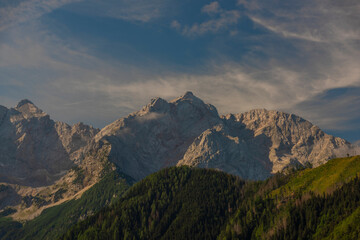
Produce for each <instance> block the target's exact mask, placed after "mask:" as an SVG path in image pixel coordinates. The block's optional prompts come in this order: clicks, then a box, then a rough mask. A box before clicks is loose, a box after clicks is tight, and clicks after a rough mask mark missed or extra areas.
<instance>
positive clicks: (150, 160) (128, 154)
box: [95, 92, 221, 180]
mask: <svg viewBox="0 0 360 240" xmlns="http://www.w3.org/2000/svg"><path fill="white" fill-rule="evenodd" d="M220 122H221V119H220V117H219V115H218V113H217V111H216V109H215V107H214V106H212V105H209V104H205V103H204V102H203V101H202V100H200V99H199V98H197V97H195V96H194V95H193V94H192V93H191V92H188V93H186V94H185V95H184V96H182V97H180V98H178V99H175V100H173V101H171V102H167V101H165V100H164V99H161V98H155V99H152V100H151V102H150V103H149V104H148V105H146V106H145V107H144V108H143V109H142V110H140V111H138V112H135V113H133V114H130V115H129V116H128V117H126V118H122V119H119V120H117V121H115V122H114V123H112V124H110V125H108V126H107V127H105V128H103V129H102V130H101V131H100V132H99V133H98V134H97V135H96V136H95V140H96V141H104V140H105V141H107V142H108V143H109V144H110V145H111V152H110V156H109V160H110V161H112V162H113V163H115V165H116V166H117V167H118V168H120V170H121V171H123V172H124V173H125V174H127V175H129V176H131V177H133V178H134V179H136V180H139V179H142V178H144V177H145V176H147V175H149V174H150V173H153V172H156V171H158V170H159V169H161V168H163V167H167V166H173V165H176V164H177V162H178V161H179V160H180V159H182V157H183V156H184V154H185V152H186V151H187V149H188V147H189V146H190V144H191V143H192V141H193V140H194V139H195V138H196V137H197V136H199V135H200V134H201V133H202V132H203V131H205V130H206V129H209V128H211V127H212V126H214V125H216V124H218V123H220Z"/></svg>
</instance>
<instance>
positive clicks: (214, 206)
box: [61, 157, 360, 239]
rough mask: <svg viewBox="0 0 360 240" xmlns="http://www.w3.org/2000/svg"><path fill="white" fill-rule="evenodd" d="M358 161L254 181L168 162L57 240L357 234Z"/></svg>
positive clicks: (351, 236)
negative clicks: (169, 165) (170, 164)
mask: <svg viewBox="0 0 360 240" xmlns="http://www.w3.org/2000/svg"><path fill="white" fill-rule="evenodd" d="M359 166H360V157H352V158H343V159H334V160H331V161H329V163H327V164H325V165H323V166H321V167H319V168H315V169H303V170H298V171H295V170H294V171H289V173H287V174H286V175H285V174H277V175H275V176H273V177H271V178H270V179H268V180H266V181H258V182H245V181H243V180H241V179H239V178H238V177H235V176H232V175H228V174H226V173H223V172H219V171H216V170H206V169H195V168H189V167H180V168H174V167H173V168H168V169H164V170H162V171H160V172H158V173H155V174H153V175H151V176H149V177H147V178H145V179H144V180H142V181H141V182H139V183H137V184H136V185H134V186H133V187H132V188H131V189H130V190H129V191H128V192H127V193H126V195H125V196H124V197H122V198H120V200H119V201H118V202H117V203H116V204H114V205H112V206H111V207H108V208H105V209H103V210H101V211H100V212H99V213H98V214H96V215H94V216H92V217H90V218H88V219H86V220H85V221H83V222H81V223H79V224H77V225H75V226H74V227H72V229H71V230H70V231H69V232H67V233H66V234H65V235H64V236H63V237H62V238H61V239H339V238H341V239H356V236H358V234H359V227H358V224H357V223H358V220H359V217H360V215H359V213H360V210H359V204H360V180H359V173H360V172H359V171H358V169H359ZM320 182H322V184H319V183H320ZM354 237H355V238H354Z"/></svg>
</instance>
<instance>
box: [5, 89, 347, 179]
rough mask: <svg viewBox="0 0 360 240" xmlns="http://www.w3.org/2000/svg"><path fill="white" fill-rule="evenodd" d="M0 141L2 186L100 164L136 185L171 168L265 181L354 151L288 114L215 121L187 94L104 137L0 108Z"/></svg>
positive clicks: (159, 103) (26, 107)
mask: <svg viewBox="0 0 360 240" xmlns="http://www.w3.org/2000/svg"><path fill="white" fill-rule="evenodd" d="M0 143H1V144H0V182H6V183H16V184H20V185H25V186H45V185H49V184H52V183H54V181H56V180H58V179H59V178H60V177H62V176H64V175H65V174H66V173H67V172H68V170H69V169H71V168H72V167H73V166H75V165H77V166H80V167H81V168H82V169H85V170H86V172H89V173H88V174H89V176H93V175H94V174H95V175H96V174H97V173H101V171H102V168H103V165H104V163H102V162H101V161H103V160H101V159H108V160H109V161H110V162H112V163H114V164H115V166H116V167H117V168H118V169H119V170H120V171H122V172H124V173H125V174H127V175H129V176H131V177H133V178H134V179H136V180H140V179H142V178H144V177H146V176H147V175H149V174H151V173H153V172H156V171H158V170H160V169H161V168H164V167H167V166H174V165H190V166H194V167H204V168H216V169H219V170H222V171H225V172H228V173H231V174H235V175H238V176H241V177H243V178H246V179H265V178H267V177H268V176H270V175H271V174H273V173H276V172H278V171H281V170H283V169H284V168H286V167H288V166H291V165H294V164H296V165H299V164H302V165H304V164H306V163H307V162H310V163H311V164H312V165H313V166H318V165H320V164H323V163H325V162H326V161H327V160H328V159H330V158H333V157H336V153H337V152H339V150H341V151H342V152H344V151H347V149H349V148H350V147H351V145H350V144H349V143H348V142H346V141H345V140H343V139H340V138H336V137H333V136H330V135H327V134H325V133H324V132H323V131H321V130H320V129H319V128H318V127H316V126H314V125H312V124H311V123H310V122H308V121H306V120H304V119H302V118H300V117H298V116H296V115H293V114H287V113H282V112H278V111H267V110H265V109H259V110H252V111H249V112H246V113H240V114H229V115H226V116H219V114H218V112H217V110H216V108H215V107H214V106H212V105H210V104H206V103H204V102H203V101H202V100H201V99H199V98H197V97H196V96H194V95H193V94H192V93H191V92H187V93H186V94H185V95H183V96H181V97H179V98H177V99H174V100H172V101H169V102H168V101H166V100H164V99H161V98H154V99H152V100H151V102H150V103H149V104H148V105H146V106H144V107H143V108H142V109H141V110H140V111H138V112H134V113H132V114H130V115H129V116H127V117H125V118H121V119H118V120H117V121H115V122H113V123H111V124H110V125H108V126H106V127H104V128H103V129H102V130H101V131H99V130H97V129H94V128H92V127H91V126H87V125H85V124H82V123H79V124H75V125H74V126H70V125H68V124H66V123H62V122H55V121H53V120H51V119H50V117H49V115H48V114H46V113H45V112H43V111H42V110H40V109H39V108H37V107H36V106H35V105H34V104H33V103H32V102H30V101H29V100H22V101H20V102H19V104H18V105H17V106H16V107H15V108H10V109H8V108H6V107H3V106H0ZM105 148H106V149H107V150H106V151H103V150H104V149H105ZM99 152H104V154H105V155H106V156H102V155H104V154H103V153H102V154H99ZM104 166H105V165H104ZM95 175H94V176H93V177H94V178H96V179H97V176H95ZM89 181H90V180H89Z"/></svg>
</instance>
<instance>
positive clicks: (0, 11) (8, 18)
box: [0, 0, 82, 31]
mask: <svg viewBox="0 0 360 240" xmlns="http://www.w3.org/2000/svg"><path fill="white" fill-rule="evenodd" d="M78 1H82V0H22V1H20V2H18V4H16V5H13V4H11V5H7V6H5V7H1V4H0V31H3V30H5V29H7V28H8V27H10V26H13V25H16V24H19V23H24V22H27V21H30V20H33V19H36V18H39V17H41V16H42V15H44V14H46V13H49V12H51V11H53V10H54V9H57V8H59V7H62V6H64V5H66V4H69V3H73V2H78Z"/></svg>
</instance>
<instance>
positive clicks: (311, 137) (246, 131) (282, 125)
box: [178, 109, 351, 179]
mask: <svg viewBox="0 0 360 240" xmlns="http://www.w3.org/2000/svg"><path fill="white" fill-rule="evenodd" d="M222 119H223V121H224V122H223V123H222V124H221V125H217V126H214V127H213V128H211V129H209V130H207V131H205V132H204V133H202V134H201V135H200V136H199V137H198V138H196V139H195V141H194V142H193V143H192V144H191V146H190V147H189V149H188V151H187V152H186V153H185V155H184V158H183V159H182V160H181V161H179V163H178V165H190V166H196V167H208V168H217V169H220V170H223V171H226V172H229V173H232V174H235V175H239V176H241V177H243V178H247V179H265V178H267V177H269V176H270V175H271V174H273V173H276V172H279V171H282V170H283V169H284V168H286V167H289V166H292V165H306V164H307V163H311V165H312V166H314V167H316V166H319V165H320V164H323V163H325V162H326V161H327V160H329V159H331V158H334V157H336V156H337V155H336V153H337V150H339V149H350V148H351V144H350V143H348V142H346V141H345V140H344V139H341V138H337V137H334V136H330V135H328V134H326V133H324V132H323V131H321V130H320V129H319V128H318V127H316V126H314V125H312V124H311V123H310V122H308V121H306V120H304V119H302V118H300V117H298V116H296V115H293V114H287V113H283V112H278V111H268V110H265V109H258V110H252V111H249V112H246V113H241V114H235V115H233V114H229V115H226V116H222Z"/></svg>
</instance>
